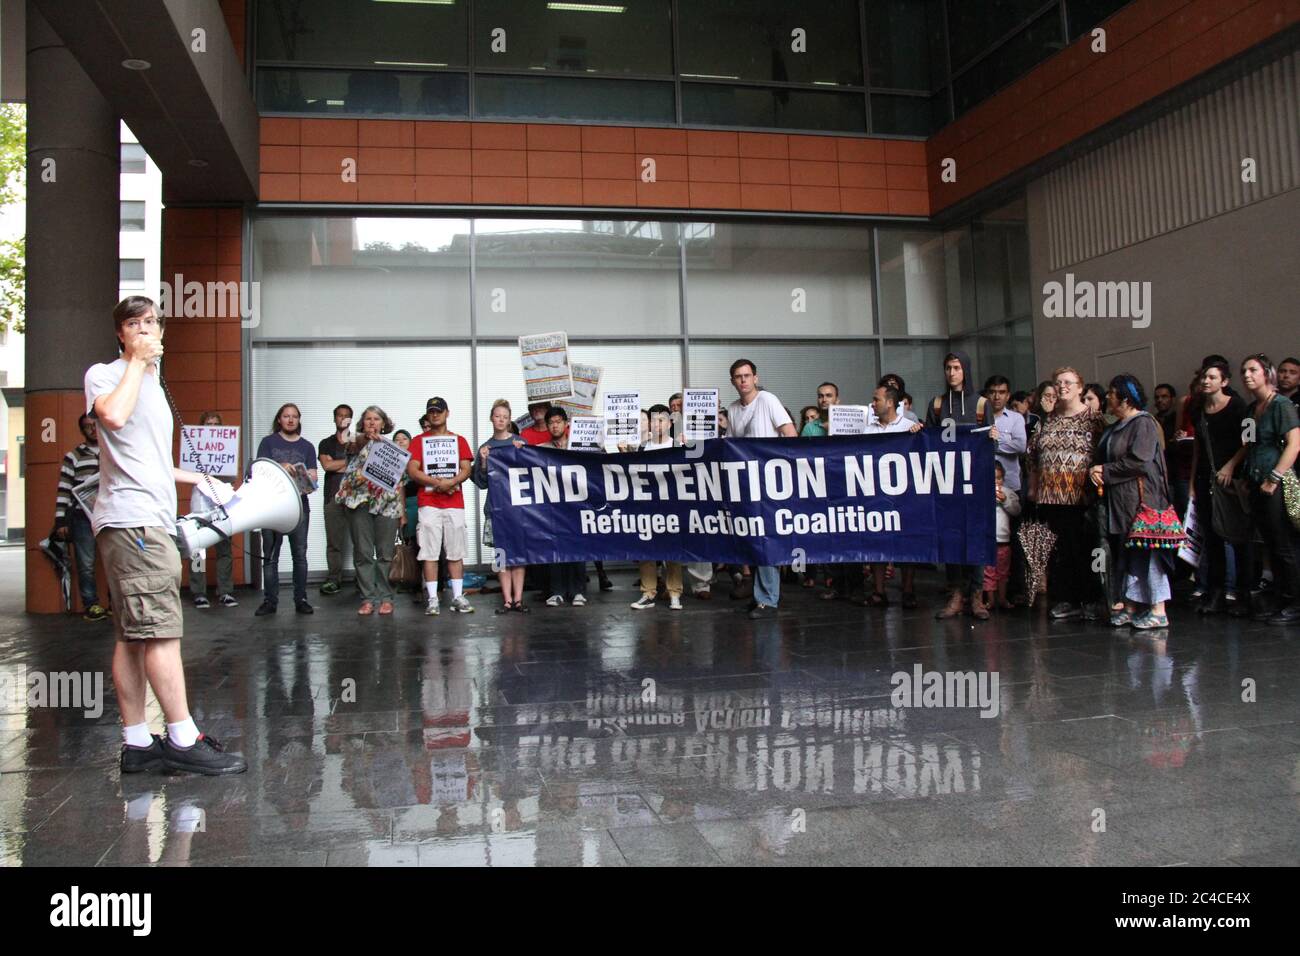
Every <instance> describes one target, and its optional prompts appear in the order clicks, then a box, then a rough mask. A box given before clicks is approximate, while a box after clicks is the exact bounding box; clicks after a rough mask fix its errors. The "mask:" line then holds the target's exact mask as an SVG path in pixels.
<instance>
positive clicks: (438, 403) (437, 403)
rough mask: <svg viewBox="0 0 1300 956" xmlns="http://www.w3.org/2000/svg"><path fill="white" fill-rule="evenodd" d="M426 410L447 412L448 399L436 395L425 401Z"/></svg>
mask: <svg viewBox="0 0 1300 956" xmlns="http://www.w3.org/2000/svg"><path fill="white" fill-rule="evenodd" d="M424 410H425V411H426V412H445V411H446V410H447V401H446V399H442V398H438V397H436V396H435V397H434V398H431V399H429V400H428V401H427V402H425V403H424Z"/></svg>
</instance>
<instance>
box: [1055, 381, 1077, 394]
mask: <svg viewBox="0 0 1300 956" xmlns="http://www.w3.org/2000/svg"><path fill="white" fill-rule="evenodd" d="M1052 384H1054V385H1055V386H1056V389H1057V391H1060V390H1061V389H1063V388H1078V387H1079V383H1078V382H1072V381H1070V380H1069V379H1066V378H1058V379H1057V380H1056V381H1055V382H1053V383H1052Z"/></svg>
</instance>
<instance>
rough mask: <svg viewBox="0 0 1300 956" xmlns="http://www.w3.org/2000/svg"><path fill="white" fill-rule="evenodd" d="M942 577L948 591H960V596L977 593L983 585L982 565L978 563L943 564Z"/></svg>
mask: <svg viewBox="0 0 1300 956" xmlns="http://www.w3.org/2000/svg"><path fill="white" fill-rule="evenodd" d="M943 577H944V580H945V581H946V582H947V583H948V590H949V591H960V592H961V595H962V597H970V596H972V595H974V594H978V593H979V592H980V591H981V590H982V589H983V587H984V566H983V565H980V564H945V565H944V566H943Z"/></svg>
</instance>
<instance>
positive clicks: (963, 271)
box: [943, 226, 975, 334]
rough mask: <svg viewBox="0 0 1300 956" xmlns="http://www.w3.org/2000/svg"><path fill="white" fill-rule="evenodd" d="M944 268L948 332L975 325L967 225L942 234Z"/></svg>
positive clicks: (973, 292)
mask: <svg viewBox="0 0 1300 956" xmlns="http://www.w3.org/2000/svg"><path fill="white" fill-rule="evenodd" d="M943 245H944V271H945V273H946V274H947V288H948V329H949V331H950V332H951V333H953V334H956V333H958V332H964V331H967V330H969V329H973V328H975V262H974V254H973V252H972V251H971V238H970V227H968V226H962V227H961V228H960V229H950V230H948V231H947V232H945V233H944V234H943Z"/></svg>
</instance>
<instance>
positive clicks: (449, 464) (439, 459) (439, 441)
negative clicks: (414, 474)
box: [420, 435, 460, 478]
mask: <svg viewBox="0 0 1300 956" xmlns="http://www.w3.org/2000/svg"><path fill="white" fill-rule="evenodd" d="M420 441H421V442H423V444H424V473H425V474H426V475H428V476H429V477H430V478H455V477H456V475H457V474H458V473H459V471H460V461H459V457H460V456H459V454H458V448H457V445H456V436H455V435H425V436H424V437H423V438H421V439H420Z"/></svg>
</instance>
